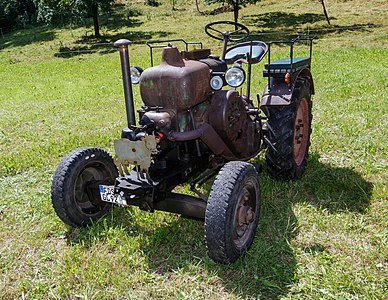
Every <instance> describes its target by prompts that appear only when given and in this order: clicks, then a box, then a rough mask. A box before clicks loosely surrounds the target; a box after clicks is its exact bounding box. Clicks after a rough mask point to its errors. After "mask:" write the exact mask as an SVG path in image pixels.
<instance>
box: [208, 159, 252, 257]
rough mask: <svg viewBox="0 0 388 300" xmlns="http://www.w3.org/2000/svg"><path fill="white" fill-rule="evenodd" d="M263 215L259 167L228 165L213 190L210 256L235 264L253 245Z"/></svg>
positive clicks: (220, 173) (209, 222) (210, 202)
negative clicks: (260, 215)
mask: <svg viewBox="0 0 388 300" xmlns="http://www.w3.org/2000/svg"><path fill="white" fill-rule="evenodd" d="M259 213H260V187H259V178H258V174H257V171H256V169H255V167H254V166H253V165H252V164H250V163H246V162H241V161H233V162H229V163H227V164H226V165H224V166H223V167H222V168H221V170H220V172H219V173H218V175H217V177H216V180H215V181H214V183H213V186H212V188H211V191H210V195H209V198H208V204H207V207H206V213H205V240H206V246H207V250H208V255H209V257H210V258H211V259H213V260H214V261H217V262H222V263H232V262H234V261H236V260H237V259H238V258H239V257H240V255H241V254H242V253H244V252H246V251H247V250H248V249H249V247H250V246H251V245H252V242H253V239H254V237H255V234H256V228H257V223H258V219H259Z"/></svg>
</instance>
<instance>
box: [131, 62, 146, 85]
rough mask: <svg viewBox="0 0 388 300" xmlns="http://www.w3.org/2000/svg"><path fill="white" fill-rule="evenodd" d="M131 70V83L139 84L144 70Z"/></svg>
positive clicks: (134, 68) (132, 68)
mask: <svg viewBox="0 0 388 300" xmlns="http://www.w3.org/2000/svg"><path fill="white" fill-rule="evenodd" d="M130 70H131V82H132V83H133V84H137V83H139V81H140V76H141V73H143V69H142V68H140V67H138V66H134V67H131V69H130Z"/></svg>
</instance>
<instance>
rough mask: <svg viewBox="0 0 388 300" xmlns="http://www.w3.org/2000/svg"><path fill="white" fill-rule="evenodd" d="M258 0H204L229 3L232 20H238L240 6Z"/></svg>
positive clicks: (208, 2) (210, 2)
mask: <svg viewBox="0 0 388 300" xmlns="http://www.w3.org/2000/svg"><path fill="white" fill-rule="evenodd" d="M259 1H260V0H205V4H212V3H219V2H222V3H225V2H226V3H227V4H228V5H230V7H231V8H232V9H233V17H234V21H235V22H237V21H238V13H239V10H240V8H241V7H243V6H246V5H247V4H249V3H256V2H259Z"/></svg>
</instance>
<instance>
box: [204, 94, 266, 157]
mask: <svg viewBox="0 0 388 300" xmlns="http://www.w3.org/2000/svg"><path fill="white" fill-rule="evenodd" d="M247 105H248V104H247V102H246V101H244V100H243V99H241V97H240V95H239V94H238V92H237V91H236V90H233V89H231V90H229V91H219V92H216V93H215V94H214V96H213V98H212V101H211V106H210V108H209V123H210V125H212V126H213V127H214V129H215V130H216V132H217V133H218V134H219V135H220V137H221V138H222V139H223V141H224V142H225V144H226V145H227V146H228V148H229V149H230V150H231V151H232V152H233V154H234V156H235V157H237V158H238V159H241V160H246V159H249V158H250V157H252V156H253V155H256V154H257V152H258V151H259V148H260V143H261V140H260V135H259V133H258V131H257V126H256V125H257V124H256V120H255V118H254V117H253V118H251V116H250V115H249V114H247V112H246V106H247Z"/></svg>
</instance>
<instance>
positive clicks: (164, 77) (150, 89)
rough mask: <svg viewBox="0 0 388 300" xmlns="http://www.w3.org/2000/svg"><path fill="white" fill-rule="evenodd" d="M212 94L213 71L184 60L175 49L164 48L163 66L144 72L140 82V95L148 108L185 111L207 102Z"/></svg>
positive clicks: (200, 64)
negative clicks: (211, 76)
mask: <svg viewBox="0 0 388 300" xmlns="http://www.w3.org/2000/svg"><path fill="white" fill-rule="evenodd" d="M210 93H211V88H210V68H209V67H208V66H207V65H206V64H204V63H202V62H199V61H195V60H184V59H182V56H181V53H180V52H179V51H178V49H177V48H176V47H166V48H164V49H163V50H162V62H161V64H160V65H159V66H155V67H152V68H148V69H146V70H144V72H143V73H142V75H141V79H140V94H141V97H142V100H143V102H144V104H145V105H147V106H149V107H156V106H158V107H163V108H165V109H168V108H172V109H177V110H186V109H189V108H190V107H193V106H195V105H197V104H198V103H200V102H202V101H204V100H206V98H208V96H209V95H210Z"/></svg>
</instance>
